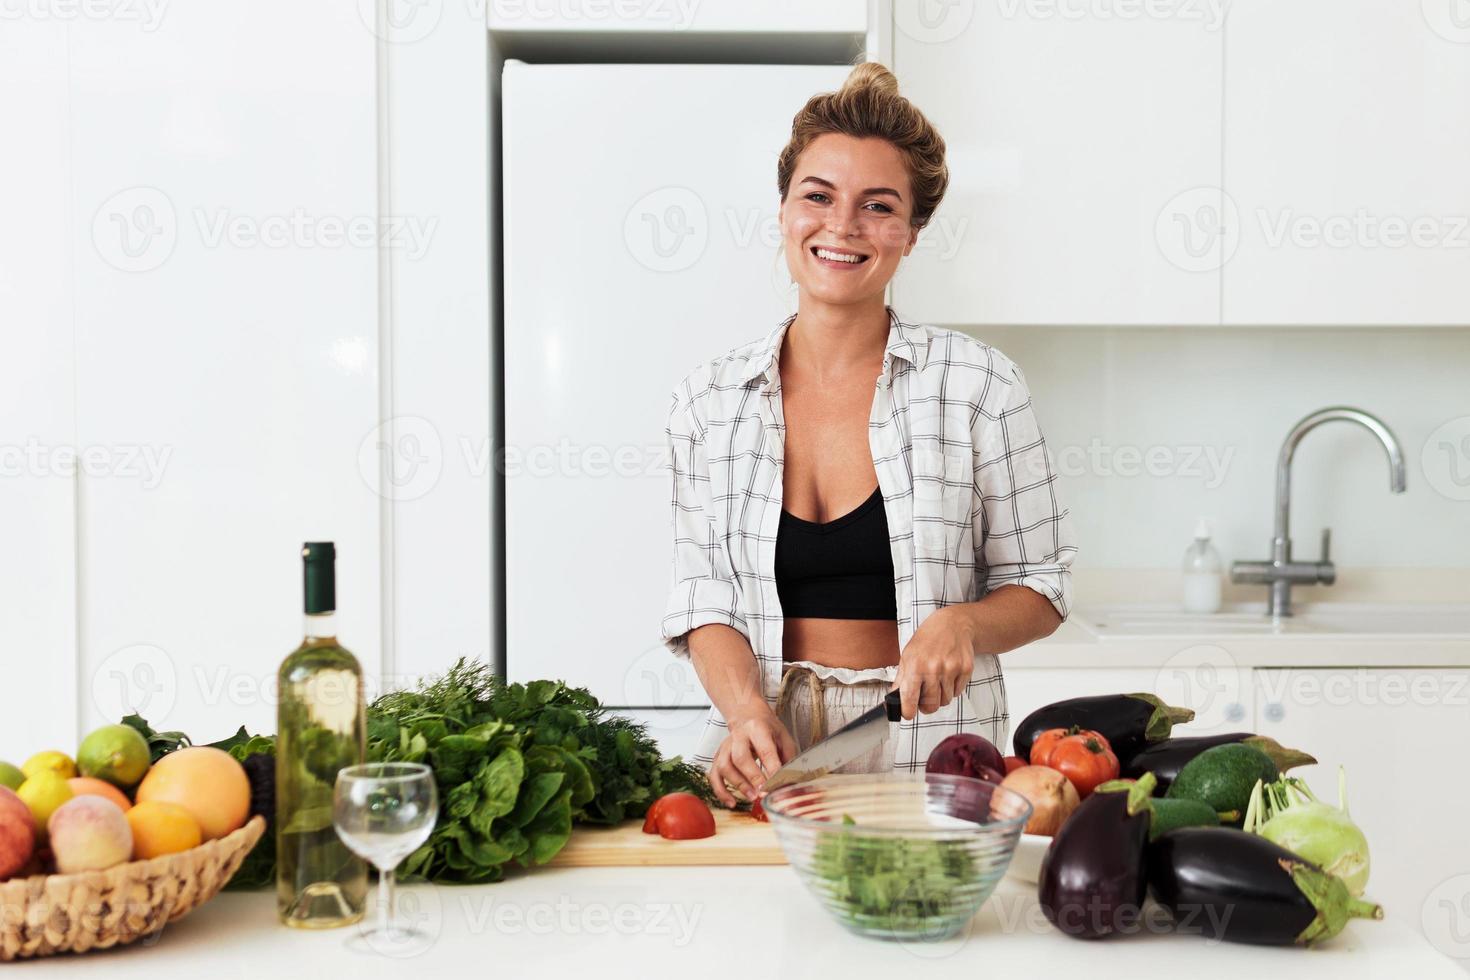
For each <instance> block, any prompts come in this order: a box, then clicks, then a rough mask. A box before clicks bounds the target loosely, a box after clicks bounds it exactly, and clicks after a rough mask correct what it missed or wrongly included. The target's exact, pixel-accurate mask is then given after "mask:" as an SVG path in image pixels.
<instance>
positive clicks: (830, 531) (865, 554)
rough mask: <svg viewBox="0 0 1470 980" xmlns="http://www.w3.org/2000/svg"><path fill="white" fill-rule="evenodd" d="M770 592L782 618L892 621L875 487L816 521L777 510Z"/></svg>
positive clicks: (889, 559) (894, 606)
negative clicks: (849, 507) (836, 512)
mask: <svg viewBox="0 0 1470 980" xmlns="http://www.w3.org/2000/svg"><path fill="white" fill-rule="evenodd" d="M776 594H777V595H778V596H779V597H780V600H781V612H782V615H784V616H817V617H821V618H824V619H893V620H896V619H898V602H897V600H896V599H895V597H894V578H893V553H892V552H891V551H890V550H889V544H888V515H887V514H886V513H884V510H883V494H882V492H881V488H878V487H875V488H874V489H873V493H872V495H871V496H870V497H868V499H867V500H865V501H863V502H862V503H861V504H859V505H858V506H857V509H855V510H851V511H849V512H848V513H846V514H843V515H842V516H841V517H838V518H836V519H834V520H830V521H827V522H826V523H822V524H819V523H817V522H815V521H804V520H802V519H801V518H800V517H796V516H794V515H793V514H790V513H788V512H786V511H785V510H783V511H781V523H780V525H779V526H778V528H777V530H776Z"/></svg>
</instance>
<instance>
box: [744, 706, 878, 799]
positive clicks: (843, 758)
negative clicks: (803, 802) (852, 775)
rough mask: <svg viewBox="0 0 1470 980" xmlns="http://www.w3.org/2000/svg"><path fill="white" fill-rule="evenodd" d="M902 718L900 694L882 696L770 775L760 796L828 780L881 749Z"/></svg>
mask: <svg viewBox="0 0 1470 980" xmlns="http://www.w3.org/2000/svg"><path fill="white" fill-rule="evenodd" d="M902 717H903V705H902V701H901V699H900V698H899V693H898V691H897V690H893V691H889V692H888V693H887V694H885V695H883V701H882V703H881V704H877V705H874V706H873V707H871V708H869V709H868V710H867V711H864V712H863V713H862V714H860V715H858V716H857V717H856V718H854V719H853V720H852V721H850V722H848V723H847V724H846V725H843V726H842V727H841V728H839V729H837V731H835V732H833V733H832V734H831V735H828V736H827V737H826V738H824V739H822V740H821V741H820V742H817V743H816V744H815V745H811V746H808V747H807V750H806V751H805V752H802V753H799V754H797V755H795V756H792V758H791V759H790V760H789V761H788V762H787V763H786V764H785V765H783V766H782V767H781V768H780V769H777V770H776V771H775V772H773V773H771V776H770V778H769V779H767V780H766V782H765V785H764V786H762V787H761V792H762V793H763V794H764V793H769V792H771V791H772V790H777V789H780V788H781V787H782V786H790V785H791V784H792V783H799V782H802V781H803V780H807V779H815V778H817V777H818V776H825V775H827V774H828V773H830V772H832V771H833V770H834V769H837V768H838V767H839V766H842V765H845V764H846V763H849V762H851V761H852V760H853V759H857V758H860V757H861V756H863V755H865V754H866V753H868V752H870V751H871V750H872V749H873V747H874V746H875V745H881V744H882V743H883V740H884V739H885V738H887V737H888V726H889V723H891V722H895V721H898V720H899V719H900V718H902Z"/></svg>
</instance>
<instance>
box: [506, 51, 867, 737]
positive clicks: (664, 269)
mask: <svg viewBox="0 0 1470 980" xmlns="http://www.w3.org/2000/svg"><path fill="white" fill-rule="evenodd" d="M847 73H848V69H847V68H846V67H843V66H796V65H792V66H785V65H782V66H772V65H646V64H602V65H598V64H578V65H531V64H526V63H523V62H518V61H510V62H507V63H506V66H505V73H504V78H503V99H504V102H503V105H504V114H503V129H502V133H503V148H504V149H503V169H502V174H503V180H504V209H503V212H502V213H503V215H504V248H503V255H504V262H505V266H504V284H505V296H504V299H505V317H504V323H505V344H504V357H503V364H504V389H503V390H504V405H503V408H504V420H505V458H504V472H505V508H506V527H505V547H506V577H505V581H506V671H507V676H508V677H509V678H510V679H511V680H530V679H534V678H539V677H554V678H562V679H565V680H567V681H569V682H571V683H573V684H577V685H581V686H586V687H588V688H590V689H591V691H592V692H593V693H594V694H595V695H596V696H597V697H598V698H599V699H601V700H602V701H603V702H604V703H605V704H608V705H613V706H618V707H628V708H636V709H642V710H641V711H640V712H635V713H636V714H638V715H639V716H640V717H642V718H643V719H644V720H646V721H647V722H648V723H649V725H650V730H651V731H652V732H653V733H654V734H656V735H658V736H660V737H661V738H664V739H666V744H673V745H674V746H675V747H679V748H682V747H684V744H685V743H687V740H688V738H689V737H690V736H692V735H693V734H697V732H698V728H699V724H700V721H701V719H702V716H703V712H702V711H700V710H697V709H700V708H702V707H704V706H707V705H708V701H707V699H706V698H705V695H704V692H703V691H702V690H701V689H700V687H699V684H698V682H697V679H696V678H695V676H694V672H693V670H692V669H691V668H690V667H689V666H688V665H687V663H682V662H676V661H675V660H674V658H673V657H672V656H671V655H670V654H669V653H668V652H667V650H666V649H665V648H664V647H663V645H662V644H661V643H660V641H659V620H660V618H661V616H662V613H663V608H664V602H665V598H666V595H667V591H668V588H669V584H670V550H671V547H672V538H671V530H670V527H671V524H670V500H669V496H670V487H669V474H668V470H667V467H666V465H665V458H664V457H665V452H664V425H665V423H666V421H667V415H668V407H669V396H670V392H671V391H672V389H673V387H674V385H675V384H676V383H677V382H678V380H679V379H680V378H681V377H683V375H684V374H685V373H687V372H688V371H689V370H690V368H692V367H693V366H694V365H695V364H697V363H699V362H700V361H702V360H705V359H707V358H710V357H713V356H715V355H716V354H719V353H721V352H723V351H726V350H728V349H730V348H732V347H735V346H737V345H739V344H742V343H745V342H746V341H749V340H753V339H756V338H758V337H761V336H763V335H765V334H766V333H767V332H768V331H769V330H770V329H771V327H773V326H774V325H775V324H776V323H778V322H779V321H780V320H781V319H782V318H783V317H785V316H787V315H789V313H791V312H792V311H794V310H795V308H796V306H795V304H796V293H795V290H794V288H793V287H792V286H791V282H790V277H789V276H788V275H787V273H786V269H785V261H784V258H783V257H780V256H778V253H777V246H778V245H779V243H780V231H779V227H778V224H777V215H776V210H777V207H778V205H779V203H780V201H779V197H778V194H777V190H776V158H777V155H778V154H779V152H780V150H781V148H782V147H783V146H784V145H785V143H786V141H787V139H788V138H789V135H790V128H791V119H792V116H793V115H795V113H796V112H797V111H798V110H799V109H800V108H801V107H802V105H803V104H804V103H805V101H806V100H807V99H808V98H809V97H810V96H812V95H813V94H816V93H818V92H823V91H832V90H834V89H836V88H837V87H838V86H840V85H841V82H842V80H843V79H844V78H845V77H846V75H847Z"/></svg>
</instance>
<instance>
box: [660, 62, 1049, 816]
mask: <svg viewBox="0 0 1470 980" xmlns="http://www.w3.org/2000/svg"><path fill="white" fill-rule="evenodd" d="M948 181H949V173H948V170H947V168H946V165H945V162H944V140H943V139H942V138H941V137H940V135H939V133H938V132H937V131H935V129H934V127H933V126H932V125H930V123H929V121H928V120H927V119H925V118H924V116H923V114H922V113H921V112H919V110H918V109H917V108H915V107H914V106H913V104H912V103H910V102H909V101H908V100H907V99H905V98H903V97H902V96H900V95H899V94H898V83H897V81H896V80H895V79H894V77H893V75H892V74H891V73H889V71H888V70H887V69H886V68H884V67H883V66H881V65H878V64H872V63H870V64H863V65H859V66H857V67H856V68H855V69H853V71H852V73H851V75H850V76H849V78H848V79H847V81H846V83H845V84H844V85H843V87H842V89H841V90H840V91H838V92H833V93H824V94H820V95H816V96H813V97H812V98H811V99H809V100H808V101H807V103H806V105H805V106H803V107H802V109H801V111H800V112H798V113H797V114H796V117H795V118H794V119H793V121H792V127H791V140H790V142H789V143H788V144H787V146H786V147H785V149H784V150H783V151H782V152H781V154H780V157H779V160H778V163H777V188H778V190H779V192H780V195H781V205H780V211H779V215H780V225H781V237H782V246H783V249H784V251H785V253H786V264H787V268H788V269H789V270H790V273H791V278H792V280H793V282H794V283H795V285H796V287H797V288H798V291H799V296H798V303H797V312H796V313H795V314H793V315H792V316H790V317H788V318H787V319H785V320H784V321H782V322H781V323H780V324H778V325H777V326H776V327H775V328H774V329H773V330H772V331H771V332H770V333H769V334H768V335H767V336H766V337H765V338H764V339H762V340H759V341H755V342H752V343H749V344H746V345H744V346H742V347H739V348H736V349H735V350H733V351H730V352H728V353H726V354H722V355H720V356H719V357H716V358H714V359H713V360H711V361H709V362H707V363H705V364H702V365H700V366H699V367H697V368H695V369H694V370H693V371H692V372H691V373H690V374H689V375H688V376H687V377H686V378H684V380H683V381H682V382H680V384H679V385H678V386H677V387H676V388H675V390H674V392H673V404H672V406H671V410H670V414H669V423H668V437H669V444H670V450H671V454H672V460H673V476H674V487H673V517H674V529H675V530H674V562H673V569H674V570H673V587H672V590H671V592H670V597H669V604H668V608H667V609H666V611H665V615H664V619H663V637H664V641H665V643H666V644H667V645H668V647H669V649H670V650H672V651H673V652H674V653H675V654H676V655H679V656H688V657H691V658H692V660H693V663H694V668H695V670H696V672H697V673H698V674H699V678H700V681H701V683H702V684H703V685H704V688H705V691H706V693H707V694H708V695H709V697H710V700H711V702H712V703H713V705H714V710H713V711H712V712H711V717H710V723H709V725H708V727H707V729H706V732H705V736H704V740H703V742H702V743H701V745H700V747H699V749H698V750H697V752H696V754H695V760H696V761H697V762H699V763H701V764H702V765H705V766H708V767H709V769H710V774H711V782H712V783H713V785H714V787H715V790H716V792H717V793H718V794H720V796H721V798H722V799H723V800H724V801H725V802H726V803H733V802H734V801H735V794H737V793H738V794H743V795H744V796H746V797H753V796H755V795H758V794H759V792H760V790H761V786H762V784H763V782H764V780H765V778H766V776H768V775H769V774H770V773H771V772H772V771H774V769H775V768H777V767H778V766H780V765H781V764H782V763H783V762H784V761H786V760H788V759H790V758H791V757H792V756H793V755H795V754H796V753H797V752H798V751H801V750H803V749H805V748H806V747H808V746H809V745H811V744H812V743H813V742H815V741H817V740H819V739H821V738H823V737H824V736H825V735H827V734H828V733H830V732H831V731H833V730H835V729H836V728H838V727H840V726H841V725H842V724H843V723H844V722H846V721H847V720H848V719H850V718H852V717H854V716H856V715H857V714H860V713H862V712H863V711H865V710H867V709H868V708H870V707H872V706H874V705H875V704H877V703H878V702H879V701H880V700H881V699H882V697H883V695H884V694H885V693H886V692H887V691H888V690H889V689H891V688H893V687H897V688H898V689H899V690H900V691H901V693H902V699H903V721H902V722H901V723H900V725H899V729H898V733H897V736H898V737H897V738H896V739H888V740H886V741H885V743H884V744H883V745H882V746H880V747H879V748H877V749H875V750H873V751H872V752H871V753H870V754H869V755H868V756H866V757H864V758H860V759H855V760H852V761H851V762H850V763H849V764H848V765H847V766H845V767H844V768H845V769H846V770H848V771H868V770H882V769H890V768H898V769H907V770H913V769H918V768H922V767H923V765H924V762H925V760H926V758H927V756H928V753H929V750H930V749H931V748H932V747H933V746H934V745H935V744H937V743H938V742H939V741H940V740H941V739H942V738H944V737H945V736H946V735H950V734H953V733H955V732H958V731H973V732H978V733H979V734H981V735H984V736H986V737H987V738H989V739H990V740H991V741H993V742H995V743H997V744H1004V742H1005V736H1006V726H1007V715H1006V705H1005V689H1004V685H1003V683H1002V681H1001V672H1000V663H999V660H998V657H997V655H998V654H1000V653H1003V652H1005V651H1007V650H1012V649H1014V648H1016V647H1018V646H1021V645H1023V644H1025V643H1029V642H1031V641H1032V640H1035V639H1038V638H1040V637H1042V636H1045V635H1047V634H1049V633H1050V632H1051V631H1052V630H1054V629H1055V628H1056V627H1057V625H1058V624H1059V623H1060V622H1061V621H1062V619H1064V618H1065V617H1066V615H1067V612H1068V608H1069V605H1070V593H1071V584H1070V572H1069V566H1070V564H1071V561H1072V557H1073V555H1074V553H1075V552H1076V546H1075V544H1074V542H1073V538H1072V532H1071V525H1070V521H1069V520H1068V514H1067V511H1066V509H1065V508H1063V507H1062V506H1061V505H1060V503H1059V502H1058V500H1057V495H1056V490H1055V486H1054V484H1055V479H1056V477H1055V475H1054V474H1053V472H1052V470H1051V466H1050V463H1049V461H1048V459H1047V455H1046V445H1045V442H1044V440H1043V439H1042V436H1041V432H1040V430H1039V429H1038V428H1037V425H1036V420H1035V416H1034V414H1033V413H1032V410H1031V400H1030V394H1029V392H1028V391H1027V388H1026V383H1025V378H1024V376H1023V375H1022V373H1021V371H1020V369H1019V368H1018V367H1017V366H1016V365H1015V364H1013V363H1012V362H1011V361H1010V360H1009V359H1008V358H1007V357H1006V356H1005V355H1004V354H1002V353H1001V352H1000V351H998V350H995V349H994V348H992V347H990V346H988V345H986V344H983V343H981V342H980V341H978V340H975V339H974V338H972V337H969V336H967V335H965V334H962V333H957V332H955V331H952V330H942V329H938V328H935V327H931V326H927V325H922V324H910V323H905V322H903V321H902V320H901V319H900V318H899V316H898V314H897V313H896V312H895V311H894V310H893V309H892V308H891V307H889V306H887V305H886V303H885V302H884V291H885V290H886V289H887V287H888V284H889V282H890V280H891V279H892V278H893V275H894V273H895V272H896V271H897V269H898V266H899V263H900V262H901V261H902V259H903V258H904V257H905V256H906V255H908V254H909V253H910V251H912V249H913V247H914V244H915V242H916V241H917V240H918V235H919V232H920V231H921V230H922V229H923V228H924V227H925V225H926V224H927V223H928V222H929V220H930V219H931V218H932V216H933V215H934V212H935V210H936V209H937V208H938V206H939V203H940V201H941V199H942V198H943V196H944V191H945V188H946V186H947V185H948ZM920 715H924V716H925V717H923V718H920V717H919V716H920Z"/></svg>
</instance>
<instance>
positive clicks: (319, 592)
mask: <svg viewBox="0 0 1470 980" xmlns="http://www.w3.org/2000/svg"><path fill="white" fill-rule="evenodd" d="M301 561H302V566H303V568H302V570H303V572H304V574H303V575H302V585H303V586H304V587H305V588H304V593H305V594H304V596H303V598H304V599H305V606H306V614H307V615H308V616H313V615H321V614H323V613H329V612H336V611H337V548H336V546H335V545H334V544H333V543H332V542H330V541H308V542H306V543H305V544H303V545H302V546H301Z"/></svg>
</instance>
